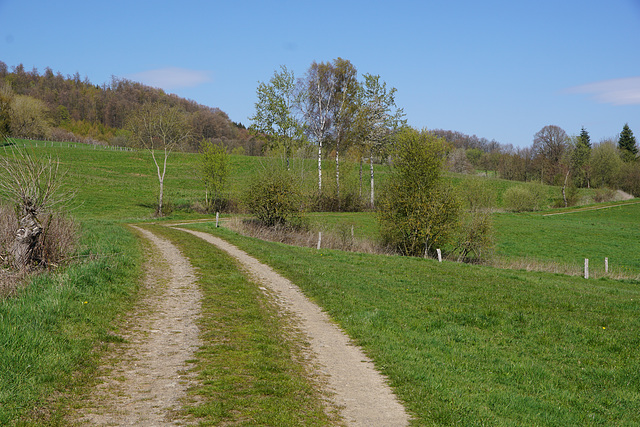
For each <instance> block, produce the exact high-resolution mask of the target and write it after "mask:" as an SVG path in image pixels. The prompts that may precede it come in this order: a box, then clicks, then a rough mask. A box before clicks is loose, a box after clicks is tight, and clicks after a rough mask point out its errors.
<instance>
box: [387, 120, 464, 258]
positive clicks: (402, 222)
mask: <svg viewBox="0 0 640 427" xmlns="http://www.w3.org/2000/svg"><path fill="white" fill-rule="evenodd" d="M395 145H396V147H395V150H396V151H395V159H394V170H393V171H392V175H391V177H390V179H389V183H388V185H387V188H385V189H384V191H383V192H382V194H381V197H380V202H379V204H378V219H379V221H380V231H381V234H382V237H383V240H384V241H385V243H387V244H389V245H390V246H392V247H393V248H395V249H396V250H398V251H399V252H400V253H402V254H404V255H412V256H421V255H425V254H431V255H433V253H434V252H435V251H436V249H438V248H442V247H444V246H445V245H446V243H447V242H448V238H449V236H450V235H451V234H452V232H453V231H454V230H455V229H456V227H457V225H458V215H459V212H460V202H459V201H458V198H457V197H456V195H455V193H454V191H453V189H452V188H451V186H449V185H447V184H445V183H443V182H442V180H441V172H442V164H443V161H444V143H443V140H441V139H440V138H437V137H436V136H434V135H432V134H430V133H429V132H426V131H422V132H418V131H416V130H413V129H406V130H403V131H402V132H401V133H400V134H399V135H398V137H397V141H396V144H395Z"/></svg>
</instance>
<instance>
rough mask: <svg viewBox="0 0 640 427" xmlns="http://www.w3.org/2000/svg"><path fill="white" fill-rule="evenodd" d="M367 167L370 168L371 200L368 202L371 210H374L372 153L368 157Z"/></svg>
mask: <svg viewBox="0 0 640 427" xmlns="http://www.w3.org/2000/svg"><path fill="white" fill-rule="evenodd" d="M369 166H370V171H371V200H370V203H371V209H373V208H374V204H373V203H374V202H373V200H374V194H375V193H374V190H373V153H372V155H370V156H369Z"/></svg>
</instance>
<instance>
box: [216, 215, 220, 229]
mask: <svg viewBox="0 0 640 427" xmlns="http://www.w3.org/2000/svg"><path fill="white" fill-rule="evenodd" d="M219 218H220V212H216V228H218V219H219Z"/></svg>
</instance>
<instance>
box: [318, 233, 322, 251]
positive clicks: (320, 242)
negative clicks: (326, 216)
mask: <svg viewBox="0 0 640 427" xmlns="http://www.w3.org/2000/svg"><path fill="white" fill-rule="evenodd" d="M321 244H322V231H318V250H320V245H321Z"/></svg>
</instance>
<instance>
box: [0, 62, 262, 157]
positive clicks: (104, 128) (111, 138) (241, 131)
mask: <svg viewBox="0 0 640 427" xmlns="http://www.w3.org/2000/svg"><path fill="white" fill-rule="evenodd" d="M0 82H4V83H8V84H10V85H11V88H12V90H13V92H14V93H15V94H16V95H26V96H30V97H32V98H35V99H39V100H41V101H43V102H44V103H45V105H46V107H47V109H48V113H49V115H50V117H49V121H50V124H51V125H52V126H53V127H54V130H53V136H54V137H55V136H56V129H57V130H58V132H57V133H58V134H60V130H64V131H66V132H69V133H72V134H73V136H75V137H83V138H90V139H93V140H99V141H102V142H104V143H110V144H117V143H119V142H120V141H122V139H123V138H124V133H123V132H122V129H123V128H124V126H125V123H126V119H127V116H128V115H129V114H130V113H131V112H132V111H134V110H135V109H137V108H138V107H139V106H141V105H142V104H144V103H146V102H161V103H166V104H167V105H169V106H178V107H180V108H181V109H183V110H184V111H186V112H187V113H188V115H189V120H190V123H191V126H192V129H193V135H194V137H193V138H192V141H191V143H190V144H189V145H188V146H187V147H185V149H187V150H195V149H197V144H198V143H199V141H200V140H202V139H203V138H204V139H210V140H212V141H215V142H223V143H224V144H225V145H227V146H228V147H229V148H230V149H234V148H236V147H242V148H243V150H244V151H245V152H246V154H252V155H257V154H259V148H260V147H259V145H260V143H259V142H258V141H255V140H254V139H253V138H252V137H251V135H250V134H249V132H248V131H247V130H246V128H245V126H243V125H242V124H241V123H235V122H233V121H231V120H230V119H229V116H228V115H227V114H226V113H225V112H224V111H222V110H221V109H219V108H215V107H208V106H205V105H201V104H198V103H196V102H195V101H193V100H189V99H185V98H181V97H179V96H177V95H174V94H167V93H165V92H164V91H163V90H162V89H158V88H153V87H150V86H147V85H144V84H142V83H138V82H134V81H131V80H128V79H124V78H118V77H115V76H113V77H112V78H111V81H110V82H109V83H103V84H102V85H96V84H93V83H92V82H90V81H89V79H88V78H86V77H85V78H84V79H82V78H81V77H80V74H79V73H77V72H76V73H75V74H74V75H73V76H70V75H67V76H63V75H62V74H61V73H60V72H54V71H53V70H52V69H51V68H49V67H47V68H45V70H44V72H43V73H42V74H40V73H39V72H38V70H37V69H35V68H34V69H33V70H31V71H26V70H25V69H24V66H23V65H22V64H19V65H17V66H12V67H11V69H10V70H9V67H8V66H7V64H5V63H4V62H2V61H0ZM256 151H257V152H256Z"/></svg>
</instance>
